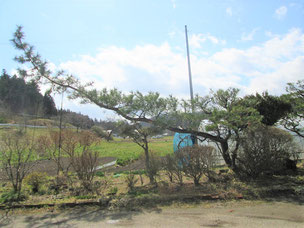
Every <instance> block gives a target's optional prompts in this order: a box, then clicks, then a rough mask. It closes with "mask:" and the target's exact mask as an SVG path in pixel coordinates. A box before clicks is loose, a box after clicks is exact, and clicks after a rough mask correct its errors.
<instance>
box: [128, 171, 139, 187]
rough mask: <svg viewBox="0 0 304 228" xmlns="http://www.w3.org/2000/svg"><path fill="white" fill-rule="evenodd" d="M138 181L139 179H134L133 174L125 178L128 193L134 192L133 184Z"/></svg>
mask: <svg viewBox="0 0 304 228" xmlns="http://www.w3.org/2000/svg"><path fill="white" fill-rule="evenodd" d="M138 180H139V179H138V178H136V177H135V174H133V173H131V172H130V173H128V174H127V176H125V182H126V183H127V186H128V190H129V192H132V191H133V190H134V187H135V184H136V183H137V182H138Z"/></svg>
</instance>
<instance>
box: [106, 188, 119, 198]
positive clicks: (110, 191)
mask: <svg viewBox="0 0 304 228" xmlns="http://www.w3.org/2000/svg"><path fill="white" fill-rule="evenodd" d="M117 192H118V188H117V187H116V186H115V187H112V188H110V190H109V192H108V195H112V196H114V195H116V194H117Z"/></svg>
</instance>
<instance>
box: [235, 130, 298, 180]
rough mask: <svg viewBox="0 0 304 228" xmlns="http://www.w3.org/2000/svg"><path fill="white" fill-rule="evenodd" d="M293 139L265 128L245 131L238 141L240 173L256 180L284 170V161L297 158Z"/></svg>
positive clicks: (288, 135)
mask: <svg viewBox="0 0 304 228" xmlns="http://www.w3.org/2000/svg"><path fill="white" fill-rule="evenodd" d="M297 151H298V150H297V148H296V145H295V144H294V143H293V137H292V135H290V134H289V133H288V132H287V131H284V130H281V129H278V128H275V127H267V126H259V127H258V128H255V129H251V130H247V131H246V132H245V133H244V135H243V136H242V138H241V140H240V153H239V158H238V163H239V164H238V166H239V169H240V173H241V174H244V175H246V176H248V177H252V178H256V177H258V176H261V175H264V174H274V173H276V172H279V171H282V170H284V169H286V161H287V160H288V159H290V158H294V157H297Z"/></svg>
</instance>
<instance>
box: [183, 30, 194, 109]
mask: <svg viewBox="0 0 304 228" xmlns="http://www.w3.org/2000/svg"><path fill="white" fill-rule="evenodd" d="M185 34H186V46H187V58H188V72H189V84H190V97H191V103H192V101H193V87H192V76H191V66H190V55H189V44H188V32H187V25H185ZM193 109H194V108H193V105H192V111H193Z"/></svg>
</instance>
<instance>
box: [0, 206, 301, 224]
mask: <svg viewBox="0 0 304 228" xmlns="http://www.w3.org/2000/svg"><path fill="white" fill-rule="evenodd" d="M5 223H6V224H5ZM0 226H2V227H28V228H35V227H85V228H89V227H116V226H118V227H158V228H159V227H276V228H277V227H304V204H303V203H302V204H301V203H297V202H286V201H282V202H257V201H254V202H252V201H237V202H228V203H224V202H212V203H210V202H204V203H201V204H199V205H196V206H189V205H182V206H178V205H174V206H170V207H162V208H154V209H150V210H146V209H144V210H139V211H136V212H127V211H126V212H106V211H102V210H100V209H98V208H82V209H69V210H65V211H56V212H43V213H37V212H36V213H35V214H27V215H11V216H9V217H8V218H7V219H5V218H3V219H2V223H0Z"/></svg>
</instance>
